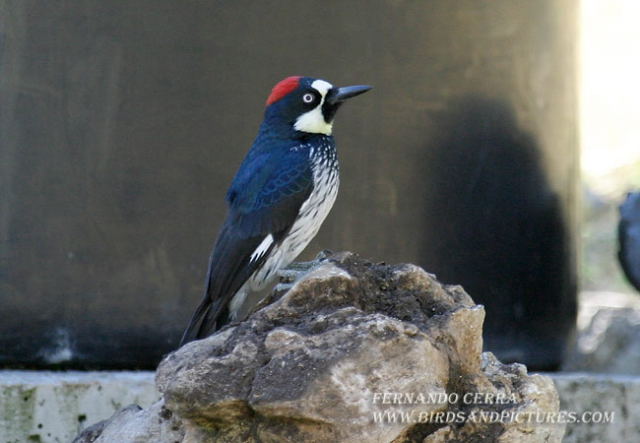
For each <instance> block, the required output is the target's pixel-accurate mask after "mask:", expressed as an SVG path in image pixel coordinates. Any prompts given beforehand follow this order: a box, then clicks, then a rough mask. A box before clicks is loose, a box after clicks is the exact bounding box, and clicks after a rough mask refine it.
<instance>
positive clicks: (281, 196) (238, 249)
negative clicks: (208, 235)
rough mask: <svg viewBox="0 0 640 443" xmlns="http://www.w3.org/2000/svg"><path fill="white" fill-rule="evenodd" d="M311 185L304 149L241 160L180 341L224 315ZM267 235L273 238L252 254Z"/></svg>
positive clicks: (208, 329)
mask: <svg viewBox="0 0 640 443" xmlns="http://www.w3.org/2000/svg"><path fill="white" fill-rule="evenodd" d="M312 188H313V175H312V171H311V168H310V165H309V161H308V152H306V151H302V152H295V151H294V152H291V151H289V152H288V153H287V154H286V155H283V156H280V157H278V156H275V155H274V154H269V153H265V154H262V155H257V156H253V157H248V158H247V160H245V162H243V164H242V166H241V168H240V170H239V171H238V173H237V174H236V177H235V178H234V181H233V183H232V185H231V187H230V188H229V191H228V193H227V202H228V203H229V214H228V216H227V219H226V221H225V223H224V225H223V227H222V230H221V232H220V234H219V235H218V239H217V241H216V245H215V247H214V249H213V252H212V254H211V258H210V260H209V272H208V275H207V281H206V292H205V296H204V299H203V300H202V302H201V303H200V305H199V306H198V308H197V310H196V312H195V313H194V315H193V318H192V319H191V323H190V325H189V327H188V328H187V330H186V331H185V334H184V336H183V338H182V343H185V342H187V341H190V340H192V339H196V338H203V337H206V336H207V335H209V334H210V333H211V332H213V331H215V330H216V329H219V328H220V327H221V326H222V325H223V324H224V323H226V322H227V321H228V319H227V316H228V308H227V305H228V303H229V301H230V300H231V298H232V297H233V296H234V295H235V293H236V292H237V291H238V290H239V289H240V287H241V286H242V285H243V284H244V283H245V282H246V281H247V279H249V277H251V275H252V274H253V273H254V272H255V271H256V270H257V269H259V268H260V266H262V264H263V263H264V261H265V260H266V258H267V257H268V256H269V254H270V253H271V251H272V250H273V248H274V247H275V246H276V245H277V244H279V243H280V242H281V241H282V239H283V238H284V236H285V235H286V233H287V232H288V231H289V229H290V228H291V226H292V225H293V222H294V221H295V219H296V217H297V215H298V213H299V210H300V207H301V206H302V204H303V203H304V201H305V200H306V199H307V198H308V197H309V194H310V193H311V190H312ZM268 235H271V236H273V243H272V244H271V245H270V247H269V248H268V250H267V251H266V252H265V253H264V254H262V255H261V256H260V257H258V258H257V259H255V258H254V260H252V259H251V255H252V254H253V253H254V251H255V250H256V249H257V248H258V246H259V245H260V243H262V241H263V240H264V239H265V237H267V236H268Z"/></svg>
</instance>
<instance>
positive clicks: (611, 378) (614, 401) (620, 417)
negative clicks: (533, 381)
mask: <svg viewBox="0 0 640 443" xmlns="http://www.w3.org/2000/svg"><path fill="white" fill-rule="evenodd" d="M545 375H548V376H549V377H551V378H552V379H553V382H554V383H555V385H556V388H557V389H558V394H559V395H560V409H561V410H564V411H571V412H575V413H576V414H577V418H578V419H580V420H581V422H575V423H568V424H567V429H566V432H565V436H564V439H563V440H562V441H563V442H564V443H583V442H630V441H638V436H639V435H640V377H639V376H625V375H613V374H590V373H579V372H575V373H572V372H570V373H563V372H560V373H546V374H545ZM595 411H599V412H602V413H604V412H612V413H613V414H612V421H611V422H605V421H606V420H605V417H602V422H600V423H593V422H592V423H585V422H583V421H582V414H583V413H585V412H586V413H588V414H591V413H593V412H595ZM585 418H587V419H589V420H594V419H598V418H599V416H598V415H588V416H586V417H585Z"/></svg>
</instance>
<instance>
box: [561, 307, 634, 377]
mask: <svg viewBox="0 0 640 443" xmlns="http://www.w3.org/2000/svg"><path fill="white" fill-rule="evenodd" d="M563 369H564V370H567V371H588V372H603V373H611V374H635V375H638V374H640V309H637V308H608V307H600V308H598V309H597V310H595V311H594V312H593V313H592V316H591V318H590V319H589V321H588V323H587V324H586V325H585V326H584V327H582V328H580V329H579V332H578V336H577V340H576V346H575V348H574V349H572V351H571V353H570V355H569V356H568V358H567V360H566V362H565V364H564V366H563Z"/></svg>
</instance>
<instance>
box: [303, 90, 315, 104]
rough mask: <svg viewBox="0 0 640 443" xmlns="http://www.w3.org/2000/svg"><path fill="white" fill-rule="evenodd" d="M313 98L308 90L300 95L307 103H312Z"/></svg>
mask: <svg viewBox="0 0 640 443" xmlns="http://www.w3.org/2000/svg"><path fill="white" fill-rule="evenodd" d="M314 99H315V97H314V96H313V94H312V93H310V92H307V93H306V94H305V95H303V96H302V101H303V102H305V103H307V104H309V103H312V102H313V100H314Z"/></svg>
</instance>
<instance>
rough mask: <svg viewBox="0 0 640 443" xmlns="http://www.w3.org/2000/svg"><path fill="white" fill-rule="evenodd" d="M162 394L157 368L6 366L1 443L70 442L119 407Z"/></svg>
mask: <svg viewBox="0 0 640 443" xmlns="http://www.w3.org/2000/svg"><path fill="white" fill-rule="evenodd" d="M159 397H160V395H159V393H158V392H157V391H156V389H155V384H154V373H153V372H111V371H105V372H101V371H100V372H80V371H70V372H52V371H0V443H25V442H29V441H33V442H39V443H69V442H70V441H71V440H73V438H74V437H75V436H76V435H77V434H78V432H79V431H80V430H81V429H83V428H85V427H87V426H89V425H92V424H94V423H95V422H97V421H100V420H104V419H106V418H109V417H110V416H111V415H112V414H113V413H114V412H115V411H117V410H118V409H120V408H122V407H124V406H127V405H129V404H131V403H136V404H138V405H140V406H142V407H148V406H149V405H151V404H152V403H153V402H154V401H156V400H157V399H158V398H159Z"/></svg>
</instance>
